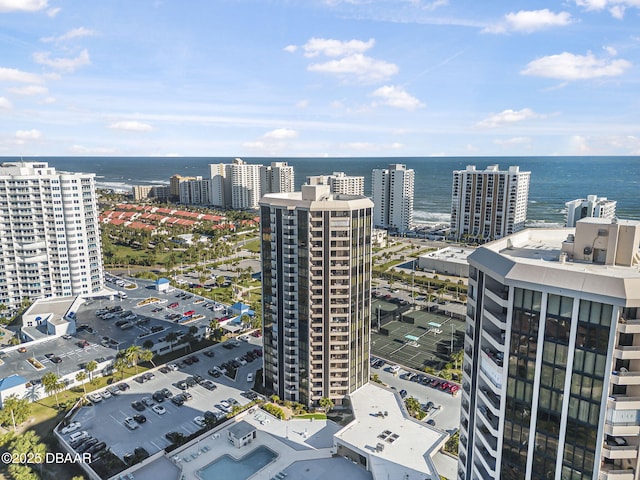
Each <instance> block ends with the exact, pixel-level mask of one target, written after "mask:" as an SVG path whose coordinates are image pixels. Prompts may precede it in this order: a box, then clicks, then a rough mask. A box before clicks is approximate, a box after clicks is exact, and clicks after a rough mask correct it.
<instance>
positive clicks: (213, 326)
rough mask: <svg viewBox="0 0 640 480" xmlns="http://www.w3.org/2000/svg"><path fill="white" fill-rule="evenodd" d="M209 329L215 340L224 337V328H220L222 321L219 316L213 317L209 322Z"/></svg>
mask: <svg viewBox="0 0 640 480" xmlns="http://www.w3.org/2000/svg"><path fill="white" fill-rule="evenodd" d="M209 331H210V335H211V336H213V339H214V340H216V341H218V340H220V338H222V329H221V328H220V322H219V321H218V319H217V318H212V319H211V321H210V322H209Z"/></svg>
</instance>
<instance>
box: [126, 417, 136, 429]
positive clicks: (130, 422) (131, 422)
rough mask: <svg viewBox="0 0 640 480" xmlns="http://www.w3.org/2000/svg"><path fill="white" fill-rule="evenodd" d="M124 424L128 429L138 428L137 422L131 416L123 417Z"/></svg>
mask: <svg viewBox="0 0 640 480" xmlns="http://www.w3.org/2000/svg"><path fill="white" fill-rule="evenodd" d="M124 426H125V427H127V428H128V429H129V430H135V429H136V428H138V422H136V421H135V420H134V419H133V417H127V418H125V419H124Z"/></svg>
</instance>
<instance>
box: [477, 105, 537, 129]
mask: <svg viewBox="0 0 640 480" xmlns="http://www.w3.org/2000/svg"><path fill="white" fill-rule="evenodd" d="M535 118H544V115H540V114H538V113H535V112H534V111H533V110H531V109H530V108H523V109H522V110H511V109H508V110H503V111H502V112H500V113H496V114H495V115H491V116H490V117H488V118H485V119H484V120H482V121H480V122H478V123H477V124H476V125H477V126H478V127H487V128H494V127H500V126H502V125H509V124H512V123H517V122H522V121H524V120H531V119H535Z"/></svg>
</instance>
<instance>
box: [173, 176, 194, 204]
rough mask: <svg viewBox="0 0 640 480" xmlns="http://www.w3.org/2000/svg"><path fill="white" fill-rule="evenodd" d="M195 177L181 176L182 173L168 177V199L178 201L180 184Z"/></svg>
mask: <svg viewBox="0 0 640 480" xmlns="http://www.w3.org/2000/svg"><path fill="white" fill-rule="evenodd" d="M195 179H196V177H183V176H182V175H179V174H177V173H176V174H175V175H173V176H172V177H171V178H170V179H169V191H170V196H169V199H170V200H173V201H178V200H179V199H180V184H181V183H182V182H186V181H189V180H195Z"/></svg>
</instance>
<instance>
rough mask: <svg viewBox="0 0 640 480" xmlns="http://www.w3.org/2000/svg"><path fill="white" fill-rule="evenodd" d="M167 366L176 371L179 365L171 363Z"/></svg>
mask: <svg viewBox="0 0 640 480" xmlns="http://www.w3.org/2000/svg"><path fill="white" fill-rule="evenodd" d="M167 368H168V369H170V370H173V371H174V372H175V371H176V370H178V365H176V364H175V363H169V364H168V365H167Z"/></svg>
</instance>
